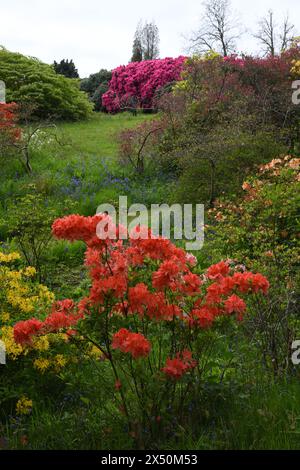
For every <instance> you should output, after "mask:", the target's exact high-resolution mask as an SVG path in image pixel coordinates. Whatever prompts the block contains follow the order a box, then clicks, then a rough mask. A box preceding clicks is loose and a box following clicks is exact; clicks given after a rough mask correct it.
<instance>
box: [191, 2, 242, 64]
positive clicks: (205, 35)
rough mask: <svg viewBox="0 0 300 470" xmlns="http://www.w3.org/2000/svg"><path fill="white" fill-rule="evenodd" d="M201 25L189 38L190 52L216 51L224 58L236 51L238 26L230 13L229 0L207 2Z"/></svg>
mask: <svg viewBox="0 0 300 470" xmlns="http://www.w3.org/2000/svg"><path fill="white" fill-rule="evenodd" d="M204 7H205V12H204V16H203V19H202V24H201V25H200V28H199V30H198V31H196V32H195V33H194V34H193V35H192V37H191V38H190V40H189V42H190V48H189V49H190V50H191V51H195V52H200V53H203V52H207V51H209V50H216V51H217V52H220V53H222V54H223V55H224V56H227V55H228V54H230V53H232V52H234V51H235V49H236V40H237V39H238V38H240V36H241V32H240V25H239V21H238V19H237V18H235V17H234V15H233V14H232V12H231V9H230V0H207V1H206V2H204Z"/></svg>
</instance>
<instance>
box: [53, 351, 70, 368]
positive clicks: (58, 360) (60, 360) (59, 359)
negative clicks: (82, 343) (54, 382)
mask: <svg viewBox="0 0 300 470" xmlns="http://www.w3.org/2000/svg"><path fill="white" fill-rule="evenodd" d="M54 361H55V365H56V366H57V367H58V368H61V367H64V366H65V365H66V363H67V360H66V358H65V357H64V356H63V355H62V354H57V355H56V356H55V357H54Z"/></svg>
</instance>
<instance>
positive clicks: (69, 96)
mask: <svg viewBox="0 0 300 470" xmlns="http://www.w3.org/2000/svg"><path fill="white" fill-rule="evenodd" d="M0 79H1V80H3V81H4V82H5V84H6V92H7V101H14V102H16V103H18V104H22V105H24V104H28V105H29V104H30V105H32V104H34V105H35V115H36V116H37V117H39V118H49V117H52V118H56V119H66V120H79V119H85V118H87V117H88V116H90V113H91V105H90V104H89V102H88V100H87V98H86V96H85V94H84V93H82V92H81V91H80V90H79V82H78V81H76V80H73V79H68V78H66V77H64V76H62V75H58V74H56V73H55V71H54V69H53V67H51V66H50V65H47V64H44V63H42V62H40V61H39V60H38V59H35V58H31V57H26V56H24V55H22V54H18V53H14V52H10V51H7V50H6V49H0Z"/></svg>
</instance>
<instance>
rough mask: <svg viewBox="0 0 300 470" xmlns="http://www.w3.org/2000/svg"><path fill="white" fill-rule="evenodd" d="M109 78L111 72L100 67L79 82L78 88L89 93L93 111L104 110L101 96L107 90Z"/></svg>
mask: <svg viewBox="0 0 300 470" xmlns="http://www.w3.org/2000/svg"><path fill="white" fill-rule="evenodd" d="M111 78H112V73H111V72H110V71H108V70H105V69H102V70H100V72H98V73H93V74H92V75H90V76H89V78H84V79H83V80H81V82H80V89H81V90H82V91H85V92H86V93H87V94H88V95H89V98H90V100H91V101H92V102H93V103H94V107H95V108H94V109H95V111H105V107H104V106H103V105H102V96H103V95H104V93H106V92H107V91H108V89H109V82H110V80H111Z"/></svg>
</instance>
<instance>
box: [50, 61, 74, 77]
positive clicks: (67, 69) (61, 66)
mask: <svg viewBox="0 0 300 470" xmlns="http://www.w3.org/2000/svg"><path fill="white" fill-rule="evenodd" d="M53 67H54V70H55V72H56V73H58V74H60V75H64V76H65V77H67V78H79V74H78V70H77V68H76V67H75V64H74V62H73V60H72V59H71V60H70V61H69V60H68V59H67V60H65V59H63V60H61V61H60V62H59V63H57V62H56V61H54V64H53Z"/></svg>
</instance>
